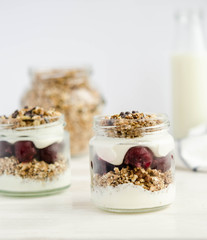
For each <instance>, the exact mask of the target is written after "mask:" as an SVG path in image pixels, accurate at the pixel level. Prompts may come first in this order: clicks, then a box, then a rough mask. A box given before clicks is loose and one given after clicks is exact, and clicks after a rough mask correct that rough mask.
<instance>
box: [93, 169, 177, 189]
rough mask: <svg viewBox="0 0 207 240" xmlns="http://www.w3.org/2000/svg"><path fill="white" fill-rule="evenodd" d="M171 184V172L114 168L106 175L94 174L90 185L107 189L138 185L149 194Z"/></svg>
mask: <svg viewBox="0 0 207 240" xmlns="http://www.w3.org/2000/svg"><path fill="white" fill-rule="evenodd" d="M172 182H173V176H172V173H171V170H168V171H166V172H164V173H162V172H161V171H160V170H156V169H151V168H148V169H146V170H145V169H144V168H131V167H129V166H127V167H125V168H122V169H121V170H119V168H117V167H115V168H114V170H113V171H110V172H108V173H106V174H103V175H100V174H94V177H93V181H92V185H94V186H100V187H107V186H113V187H116V186H118V185H119V184H124V183H132V184H134V185H139V186H141V187H143V188H144V189H146V190H149V191H151V192H155V191H159V190H162V189H164V188H167V187H168V185H169V184H170V183H172Z"/></svg>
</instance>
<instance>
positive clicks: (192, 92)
mask: <svg viewBox="0 0 207 240" xmlns="http://www.w3.org/2000/svg"><path fill="white" fill-rule="evenodd" d="M201 19H202V18H201V16H200V14H199V12H197V11H184V12H180V13H178V14H177V15H176V20H177V34H176V35H175V36H176V38H177V39H176V49H175V50H174V53H173V54H172V88H173V89H172V96H173V130H174V137H175V138H176V139H179V138H183V137H185V136H187V134H188V132H189V130H190V129H191V128H192V127H195V126H196V125H199V124H202V123H205V122H206V123H207V51H206V47H205V41H204V36H203V30H202V24H201Z"/></svg>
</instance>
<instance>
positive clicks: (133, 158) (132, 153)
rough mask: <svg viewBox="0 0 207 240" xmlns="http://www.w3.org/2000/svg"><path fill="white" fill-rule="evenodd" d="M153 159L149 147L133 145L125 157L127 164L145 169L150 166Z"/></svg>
mask: <svg viewBox="0 0 207 240" xmlns="http://www.w3.org/2000/svg"><path fill="white" fill-rule="evenodd" d="M152 160H153V154H152V151H151V150H150V149H149V148H147V147H131V148H130V149H129V150H128V151H127V153H126V154H125V157H124V163H125V164H127V165H131V166H132V167H137V168H140V167H142V168H144V169H147V168H149V167H150V165H151V164H152Z"/></svg>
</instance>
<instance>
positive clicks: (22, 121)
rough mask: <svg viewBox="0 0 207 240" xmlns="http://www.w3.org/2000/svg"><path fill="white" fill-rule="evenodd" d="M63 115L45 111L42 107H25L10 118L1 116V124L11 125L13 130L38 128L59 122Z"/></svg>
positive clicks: (50, 110)
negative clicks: (30, 127)
mask: <svg viewBox="0 0 207 240" xmlns="http://www.w3.org/2000/svg"><path fill="white" fill-rule="evenodd" d="M60 116H61V113H59V112H57V111H55V110H53V109H49V110H45V109H43V108H41V107H38V106H36V107H32V108H31V107H28V106H25V107H24V108H23V109H21V110H16V111H15V112H13V113H12V114H11V115H10V116H8V117H7V116H5V115H4V116H1V117H0V124H11V128H19V127H29V126H38V125H41V124H47V123H51V122H54V121H57V120H58V119H59V117H60Z"/></svg>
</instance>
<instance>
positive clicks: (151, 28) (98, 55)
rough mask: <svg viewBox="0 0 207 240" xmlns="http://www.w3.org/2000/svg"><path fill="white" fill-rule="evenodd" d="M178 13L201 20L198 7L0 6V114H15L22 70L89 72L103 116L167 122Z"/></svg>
mask: <svg viewBox="0 0 207 240" xmlns="http://www.w3.org/2000/svg"><path fill="white" fill-rule="evenodd" d="M185 8H202V9H203V11H204V14H206V18H205V21H206V20H207V1H205V0H203V1H201V0H196V1H190V0H183V1H181V0H177V1H173V0H102V1H101V0H67V1H66V0H33V1H32V0H13V1H12V0H5V1H2V0H0V81H1V85H0V114H8V113H10V112H11V111H13V110H15V109H16V108H17V107H18V106H19V102H20V97H21V95H22V93H23V92H24V91H25V89H26V88H27V87H28V85H29V81H30V80H29V78H28V72H27V71H28V68H29V67H30V66H42V65H44V66H45V65H46V66H47V65H53V66H54V65H64V66H65V65H71V64H72V65H74V64H75V65H78V64H89V65H91V66H92V67H93V69H94V80H95V82H96V83H97V85H98V86H99V88H100V91H101V92H102V94H103V95H104V97H105V99H106V101H107V105H106V108H105V112H109V113H112V112H119V111H122V110H123V111H127V110H139V111H148V112H166V113H167V114H168V115H170V117H171V114H172V113H171V87H170V86H171V83H170V80H171V79H170V54H171V52H172V49H173V30H174V24H175V22H174V16H173V15H174V13H175V11H176V10H178V9H185ZM204 26H207V24H205V25H204ZM205 30H206V29H205Z"/></svg>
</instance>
